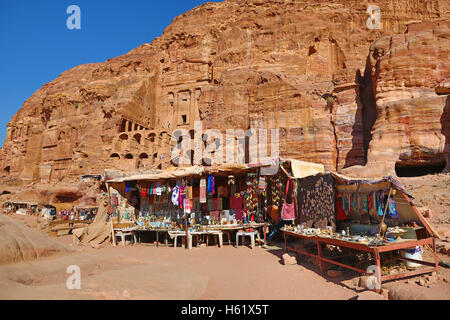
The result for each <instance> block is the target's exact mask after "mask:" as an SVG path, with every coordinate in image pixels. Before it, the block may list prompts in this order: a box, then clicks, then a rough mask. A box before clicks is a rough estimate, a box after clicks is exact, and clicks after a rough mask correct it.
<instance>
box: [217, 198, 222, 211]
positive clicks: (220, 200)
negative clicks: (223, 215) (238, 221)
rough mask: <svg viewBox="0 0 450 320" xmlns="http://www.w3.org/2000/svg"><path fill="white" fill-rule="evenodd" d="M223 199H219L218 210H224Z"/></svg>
mask: <svg viewBox="0 0 450 320" xmlns="http://www.w3.org/2000/svg"><path fill="white" fill-rule="evenodd" d="M222 202H223V201H222V198H217V210H222V209H223V205H222Z"/></svg>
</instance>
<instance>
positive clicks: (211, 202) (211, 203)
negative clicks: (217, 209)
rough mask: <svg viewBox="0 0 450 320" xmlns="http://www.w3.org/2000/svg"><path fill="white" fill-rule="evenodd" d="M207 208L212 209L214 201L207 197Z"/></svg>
mask: <svg viewBox="0 0 450 320" xmlns="http://www.w3.org/2000/svg"><path fill="white" fill-rule="evenodd" d="M208 210H209V211H214V202H213V199H208Z"/></svg>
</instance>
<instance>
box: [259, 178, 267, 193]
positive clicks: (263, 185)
mask: <svg viewBox="0 0 450 320" xmlns="http://www.w3.org/2000/svg"><path fill="white" fill-rule="evenodd" d="M266 187H267V182H266V178H265V177H262V176H261V177H259V181H258V189H259V191H264V190H266Z"/></svg>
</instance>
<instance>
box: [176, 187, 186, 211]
mask: <svg viewBox="0 0 450 320" xmlns="http://www.w3.org/2000/svg"><path fill="white" fill-rule="evenodd" d="M179 189H180V193H179V194H180V199H179V201H178V202H179V203H180V208H183V205H184V199H186V187H185V186H181V187H180V188H179Z"/></svg>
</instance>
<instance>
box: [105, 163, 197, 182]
mask: <svg viewBox="0 0 450 320" xmlns="http://www.w3.org/2000/svg"><path fill="white" fill-rule="evenodd" d="M204 171H205V168H204V167H202V166H192V167H186V168H176V169H174V170H166V171H163V172H160V173H140V174H134V175H130V176H127V177H122V178H118V179H113V180H109V181H108V182H125V181H137V180H154V181H156V180H164V179H174V178H184V177H189V176H195V175H201V174H202V173H203V172H204Z"/></svg>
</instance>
